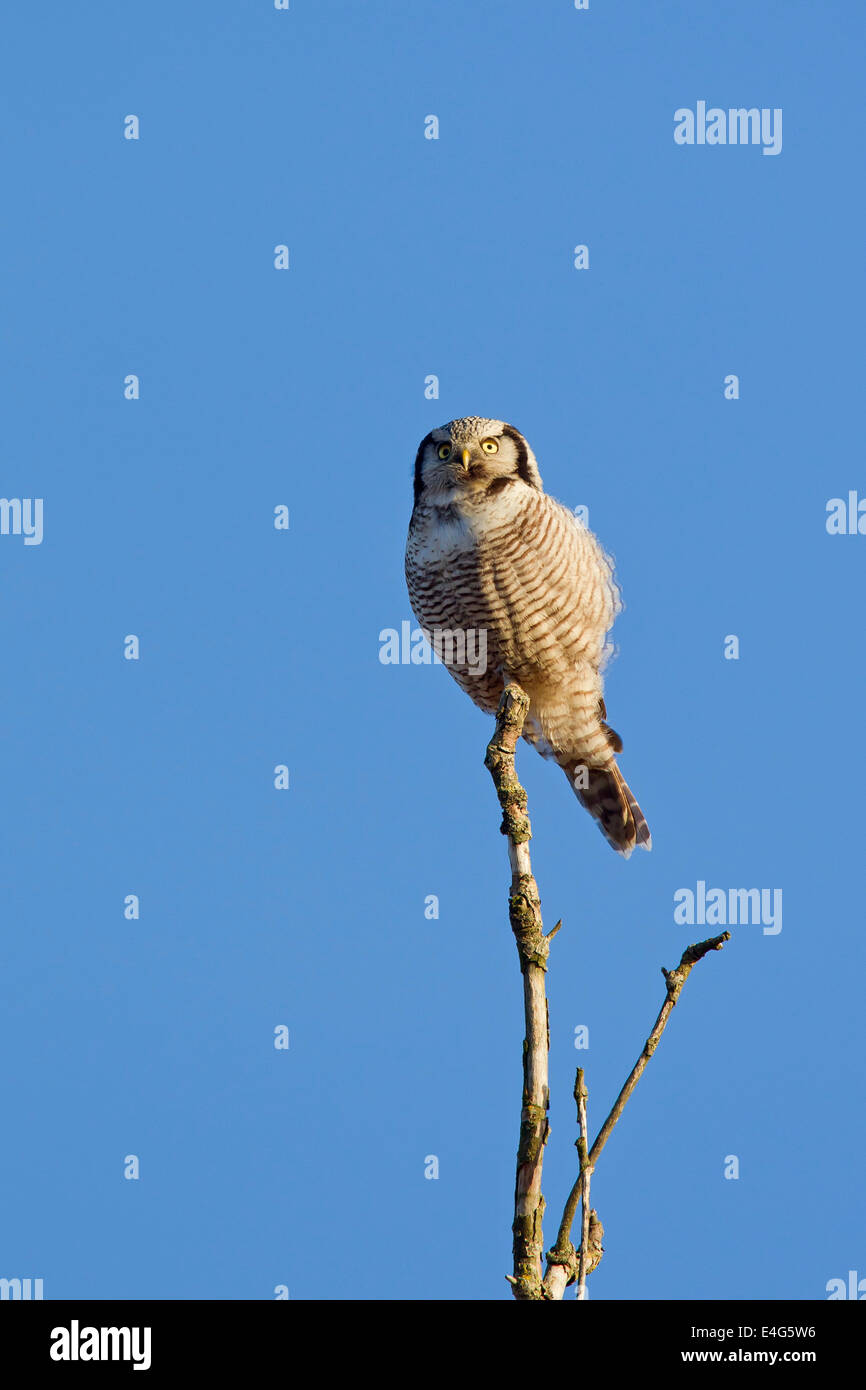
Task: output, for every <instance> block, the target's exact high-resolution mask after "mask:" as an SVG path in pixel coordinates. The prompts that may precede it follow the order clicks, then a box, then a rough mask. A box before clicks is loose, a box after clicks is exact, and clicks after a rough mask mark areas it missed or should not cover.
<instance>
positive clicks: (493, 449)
mask: <svg viewBox="0 0 866 1390" xmlns="http://www.w3.org/2000/svg"><path fill="white" fill-rule="evenodd" d="M481 447H482V449H483V450H484V452H485V454H498V453H499V445H498V444H497V443H496V440H495V439H482V441H481Z"/></svg>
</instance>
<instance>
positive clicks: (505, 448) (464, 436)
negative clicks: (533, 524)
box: [415, 416, 543, 505]
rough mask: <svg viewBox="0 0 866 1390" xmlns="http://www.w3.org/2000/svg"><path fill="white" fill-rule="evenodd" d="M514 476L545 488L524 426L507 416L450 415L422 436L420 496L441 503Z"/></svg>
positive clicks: (418, 478)
mask: <svg viewBox="0 0 866 1390" xmlns="http://www.w3.org/2000/svg"><path fill="white" fill-rule="evenodd" d="M512 481H519V482H522V483H526V484H527V486H529V487H534V488H537V490H538V491H539V492H542V491H543V488H542V484H541V475H540V473H539V471H538V464H537V463H536V461H535V455H534V454H533V452H532V450H531V449H530V447H529V445H528V444H527V442H526V440H525V439H524V438H523V435H522V434H521V433H520V430H516V429H515V428H514V426H513V425H506V424H505V423H504V421H502V420H481V419H479V418H477V417H476V416H470V417H469V418H468V419H466V420H451V421H450V422H449V423H448V424H447V425H440V426H439V428H438V429H435V430H431V431H430V433H429V434H428V435H427V436H426V437H425V438H424V439H422V440H421V443H420V445H419V446H418V453H417V455H416V458H415V501H416V503H417V502H418V500H419V498H421V497H422V495H423V496H425V497H427V498H428V499H429V500H430V501H431V502H432V503H433V504H434V505H436V504H437V502H438V503H440V504H442V503H445V502H447V501H448V500H449V499H452V498H453V497H454V496H455V494H458V495H459V494H460V493H461V492H464V491H465V492H467V493H481V492H487V491H488V489H489V488H491V486H492V487H493V488H494V491H498V490H499V489H500V488H504V487H507V485H508V484H509V483H510V482H512Z"/></svg>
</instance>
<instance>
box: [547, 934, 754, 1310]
mask: <svg viewBox="0 0 866 1390" xmlns="http://www.w3.org/2000/svg"><path fill="white" fill-rule="evenodd" d="M730 939H731V933H730V932H727V931H726V932H722V934H721V936H713V937H710V938H709V940H707V941H699V942H697V943H696V944H695V945H694V946H688V947H686V949H685V951H683V955H682V959H681V961H680V963H679V965H678V966H677V967H676V969H675V970H665V968H664V966H662V974H663V975H664V977H665V984H666V985H667V992H666V994H665V1000H664V1003H663V1004H662V1007H661V1009H660V1011H659V1016H658V1018H657V1019H656V1021H655V1024H654V1025H653V1029H652V1032H651V1033H650V1035H649V1037H648V1038H647V1040H646V1042H645V1043H644V1046H643V1051H642V1052H641V1054H640V1056H639V1057H638V1059H637V1062H636V1063H635V1065H634V1067H633V1068H632V1071H631V1074H630V1075H629V1078H628V1080H627V1081H626V1083H625V1085H624V1086H623V1088H622V1090H621V1091H620V1093H619V1095H618V1096H617V1098H616V1101H615V1103H614V1106H613V1109H612V1110H611V1112H610V1114H609V1115H608V1117H607V1119H606V1120H605V1122H604V1124H603V1125H602V1127H601V1129H600V1131H599V1133H598V1137H597V1138H596V1140H595V1143H594V1144H593V1146H592V1148H591V1149H590V1151H589V1159H588V1168H587V1169H586V1170H583V1169H582V1171H581V1174H580V1176H579V1177H578V1179H577V1182H576V1183H575V1184H574V1187H573V1188H572V1189H571V1192H570V1193H569V1195H568V1201H567V1202H566V1204H565V1210H564V1212H563V1214H562V1221H561V1222H560V1226H559V1234H558V1236H557V1238H556V1245H555V1246H554V1248H553V1249H552V1250H551V1251H549V1253H548V1257H547V1258H548V1265H547V1272H546V1274H545V1277H544V1287H545V1296H546V1297H548V1298H556V1297H559V1298H561V1297H562V1294H561V1293H557V1292H556V1290H557V1289H558V1288H559V1287H560V1285H561V1283H562V1275H563V1271H564V1270H566V1269H572V1268H573V1264H574V1253H575V1252H574V1247H573V1245H572V1244H571V1227H572V1225H573V1223H574V1216H575V1212H576V1211H577V1204H578V1202H579V1201H580V1199H581V1196H582V1193H583V1185H584V1177H585V1173H587V1174H589V1173H592V1171H593V1169H594V1168H595V1165H596V1163H597V1162H598V1158H599V1155H600V1154H601V1151H602V1149H603V1148H604V1146H605V1144H606V1143H607V1141H608V1139H609V1138H610V1136H611V1134H612V1133H613V1130H614V1127H615V1125H616V1123H617V1121H618V1120H619V1117H620V1115H621V1114H622V1112H623V1110H624V1109H625V1107H626V1102H627V1101H628V1099H629V1096H630V1095H631V1093H632V1091H633V1090H634V1088H635V1086H636V1085H637V1083H638V1082H639V1081H640V1078H641V1076H642V1075H643V1072H644V1070H645V1068H646V1065H647V1062H648V1061H649V1059H650V1057H652V1055H653V1053H654V1052H655V1050H656V1047H657V1046H658V1043H659V1039H660V1038H661V1035H662V1033H663V1032H664V1030H665V1025H666V1024H667V1021H668V1019H669V1018H670V1015H671V1012H672V1011H673V1007H674V1005H675V1004H676V1002H677V1000H678V999H679V997H680V994H681V993H682V990H683V986H684V985H685V982H686V980H687V979H688V978H689V975H690V974H691V971H692V969H693V967H694V966H695V965H697V963H698V961H699V960H703V958H704V956H706V955H708V954H709V952H710V951H720V950H721V949H722V947H723V946H724V944H725V942H726V941H730ZM572 1277H573V1275H572Z"/></svg>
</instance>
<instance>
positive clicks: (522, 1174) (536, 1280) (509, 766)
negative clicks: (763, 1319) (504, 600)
mask: <svg viewBox="0 0 866 1390" xmlns="http://www.w3.org/2000/svg"><path fill="white" fill-rule="evenodd" d="M528 709H529V697H528V696H527V695H526V693H525V691H523V690H521V688H520V686H519V685H516V684H513V683H512V684H510V685H507V686H506V687H505V690H504V691H503V692H502V699H501V700H500V702H499V709H498V710H497V713H496V731H495V733H494V735H493V738H492V739H491V740H490V743H489V745H488V748H487V756H486V757H485V759H484V765H485V767H487V769H488V770H489V772H490V775H491V777H492V778H493V784H494V786H495V787H496V794H497V796H498V797H499V804H500V806H501V807H502V827H501V828H502V833H503V834H504V835H507V837H508V858H509V862H510V864H511V892H510V895H509V900H508V916H509V920H510V922H511V930H512V931H513V932H514V938H515V941H516V942H517V950H518V954H519V956H520V969H521V971H522V974H523V1004H524V1012H525V1017H526V1036H525V1038H524V1041H523V1094H522V1100H521V1110H520V1141H519V1144H518V1149H517V1177H516V1182H515V1189H514V1223H513V1225H512V1232H513V1235H514V1243H513V1252H514V1274H513V1275H510V1276H507V1277H508V1279H509V1282H510V1284H511V1286H512V1289H513V1292H514V1297H515V1298H516V1299H520V1300H533V1299H541V1298H543V1297H544V1290H543V1286H542V1277H541V1271H542V1263H541V1262H542V1253H543V1250H544V1238H543V1235H542V1217H543V1214H544V1198H543V1197H542V1195H541V1172H542V1165H543V1162H544V1145H545V1143H546V1142H547V1135H548V1130H549V1126H548V1122H547V1111H548V1108H549V1105H550V1089H549V1084H548V1066H547V1062H548V1052H549V1047H550V1039H549V1028H548V1014H547V998H546V994H545V984H544V975H545V971H546V969H547V957H548V953H549V951H550V940H551V938H552V937H553V936H554V935H555V933H556V932H557V930H558V929H559V925H560V924H559V923H557V925H556V926H555V927H554V928H553V931H551V933H550V936H548V937H546V936H545V935H544V930H543V926H542V920H541V903H540V901H539V896H538V886H537V884H536V882H535V879H534V877H533V875H532V864H531V862H530V857H529V841H530V839H531V838H532V830H531V828H530V824H529V817H528V815H527V813H526V792H525V791H524V789H523V787H522V786H521V785H520V783H519V781H518V780H517V774H516V772H515V770H514V750H515V748H516V746H517V740H518V739H519V738H520V735H521V733H522V731H523V722H524V720H525V718H526V714H527V711H528Z"/></svg>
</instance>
